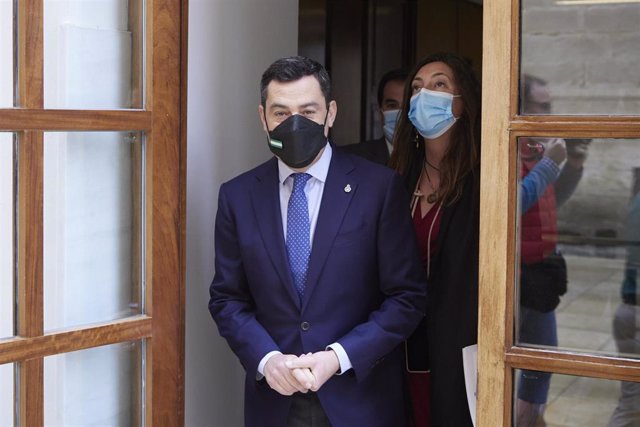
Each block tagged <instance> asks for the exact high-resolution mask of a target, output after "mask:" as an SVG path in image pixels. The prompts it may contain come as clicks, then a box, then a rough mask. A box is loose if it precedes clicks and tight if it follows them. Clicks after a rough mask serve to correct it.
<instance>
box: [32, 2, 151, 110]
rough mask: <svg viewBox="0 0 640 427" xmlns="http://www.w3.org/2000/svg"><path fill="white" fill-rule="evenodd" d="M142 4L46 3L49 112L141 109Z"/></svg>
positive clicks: (45, 28)
mask: <svg viewBox="0 0 640 427" xmlns="http://www.w3.org/2000/svg"><path fill="white" fill-rule="evenodd" d="M142 3H143V1H142V0H129V1H127V0H97V1H75V0H45V1H44V103H45V108H69V109H120V108H141V107H142V96H141V90H142V87H143V85H142V83H141V79H142V64H143V61H142V51H143V49H142V46H143V45H142V35H143V34H144V31H143V29H142V22H143V21H142V13H141V11H142V10H143V9H142Z"/></svg>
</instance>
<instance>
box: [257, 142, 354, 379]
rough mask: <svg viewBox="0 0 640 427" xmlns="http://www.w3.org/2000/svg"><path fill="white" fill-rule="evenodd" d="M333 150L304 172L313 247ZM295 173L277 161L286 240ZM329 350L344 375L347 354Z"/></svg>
mask: <svg viewBox="0 0 640 427" xmlns="http://www.w3.org/2000/svg"><path fill="white" fill-rule="evenodd" d="M332 152H333V150H332V149H331V145H330V144H329V143H327V145H325V148H324V152H323V153H322V155H321V156H320V158H319V159H318V161H317V162H315V163H314V164H313V165H311V166H310V167H309V169H307V170H306V171H305V173H308V174H309V175H311V178H310V179H309V181H307V183H306V184H305V187H304V194H305V195H306V196H307V203H309V222H310V226H311V229H310V230H309V243H310V244H311V247H313V235H314V234H315V230H316V224H317V222H318V212H319V211H320V201H321V200H322V193H323V192H324V183H325V182H326V180H327V174H328V173H329V164H330V163H331V154H332ZM294 173H297V172H296V171H294V170H293V169H291V168H290V167H289V166H287V165H286V164H285V163H284V162H283V161H282V160H280V159H278V180H279V181H280V186H279V187H280V213H281V215H282V231H283V233H284V238H285V240H286V238H287V210H288V206H289V198H290V197H291V193H292V191H293V177H292V176H291V174H294ZM326 349H327V350H328V349H331V350H333V351H334V352H335V354H336V356H338V361H339V362H340V373H339V375H340V374H343V373H345V372H346V371H347V370H349V369H351V366H352V365H351V361H350V360H349V356H348V355H347V352H346V351H345V350H344V348H343V347H342V345H340V344H339V343H337V342H336V343H333V344H330V345H328V346H327V347H326ZM275 354H282V353H281V352H280V351H277V350H276V351H270V352H269V353H267V354H266V355H265V356H264V357H263V358H262V360H260V364H259V365H258V373H257V375H256V379H257V380H261V379H262V378H263V377H264V365H266V363H267V361H268V360H269V358H270V357H271V356H273V355H275Z"/></svg>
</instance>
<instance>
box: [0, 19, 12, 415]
mask: <svg viewBox="0 0 640 427" xmlns="http://www.w3.org/2000/svg"><path fill="white" fill-rule="evenodd" d="M0 31H1V30H0ZM13 165H14V156H13V134H12V133H8V132H0V339H1V338H6V337H10V336H12V335H13V318H14V315H13V308H14V297H13V293H14V292H13V291H14V282H13V272H14V254H13V248H14V242H15V240H14V233H13V197H14V192H13V191H14V181H13ZM0 425H2V424H0Z"/></svg>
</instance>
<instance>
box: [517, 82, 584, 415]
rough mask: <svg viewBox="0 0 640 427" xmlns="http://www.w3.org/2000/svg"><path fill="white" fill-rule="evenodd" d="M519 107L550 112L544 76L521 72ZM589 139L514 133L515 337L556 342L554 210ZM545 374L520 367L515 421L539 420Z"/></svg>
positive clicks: (560, 286) (558, 278)
mask: <svg viewBox="0 0 640 427" xmlns="http://www.w3.org/2000/svg"><path fill="white" fill-rule="evenodd" d="M522 112H523V113H524V114H550V113H551V95H550V92H549V90H548V86H547V83H546V82H545V81H544V80H542V79H539V78H537V77H533V76H529V75H525V76H524V78H523V88H522ZM589 143H590V140H588V139H568V140H566V141H565V140H564V139H560V138H538V137H520V138H518V144H519V157H520V161H521V180H522V181H521V184H520V202H521V203H520V207H521V215H522V217H521V220H520V230H521V231H520V233H521V235H520V243H521V248H520V262H521V264H520V289H519V294H520V309H519V316H518V319H519V331H518V332H519V333H518V342H519V343H527V344H535V345H544V346H552V347H555V346H557V345H558V337H557V328H556V317H555V308H556V307H557V306H558V304H559V303H560V296H562V295H563V294H564V293H565V292H566V290H567V266H566V263H565V261H564V258H563V257H562V254H561V253H560V252H559V251H558V250H557V248H556V242H557V235H558V231H557V210H558V208H559V207H560V206H561V205H562V204H563V203H565V202H566V201H567V200H568V199H569V198H570V197H571V195H572V194H573V192H574V191H575V189H576V187H577V185H578V182H579V181H580V179H581V177H582V170H583V164H584V162H585V160H586V158H587V149H588V145H589ZM565 160H566V162H565ZM550 380H551V374H549V373H547V372H538V371H529V370H524V371H522V372H521V374H520V377H519V378H518V383H517V387H518V388H517V397H518V399H517V402H516V425H518V426H519V427H521V426H525V427H526V426H531V427H533V426H543V425H545V423H544V418H543V414H544V408H545V405H546V402H547V397H548V393H549V385H550Z"/></svg>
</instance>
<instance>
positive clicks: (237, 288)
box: [209, 184, 280, 374]
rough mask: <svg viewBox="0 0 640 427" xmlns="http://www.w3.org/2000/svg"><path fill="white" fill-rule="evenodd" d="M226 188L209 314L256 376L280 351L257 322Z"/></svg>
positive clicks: (218, 219)
mask: <svg viewBox="0 0 640 427" xmlns="http://www.w3.org/2000/svg"><path fill="white" fill-rule="evenodd" d="M226 188H227V187H226V186H225V185H224V184H223V185H222V187H220V194H219V196H218V213H217V215H216V223H215V253H216V259H215V275H214V278H213V282H212V283H211V286H210V287H209V295H210V299H209V311H210V312H211V315H212V316H213V319H214V320H215V322H216V324H217V325H218V330H219V331H220V335H221V336H223V337H224V338H226V340H227V341H228V343H229V346H230V347H231V349H232V350H233V351H234V353H235V354H236V355H237V356H238V358H239V359H240V363H242V365H243V366H244V368H245V370H246V371H247V373H249V374H251V373H256V372H257V370H258V364H259V363H260V360H261V359H262V358H263V357H264V356H265V355H266V354H267V353H268V352H270V351H274V350H280V349H279V348H278V345H277V344H276V343H275V342H274V340H273V339H272V338H271V336H270V335H269V333H268V332H267V331H266V330H265V329H264V327H263V326H262V325H261V324H260V323H259V322H258V321H257V320H256V317H255V310H254V301H253V299H252V297H251V294H250V292H249V288H248V283H247V279H246V276H245V273H244V268H243V262H242V259H241V255H240V248H239V245H238V239H237V231H236V221H235V218H236V216H235V212H233V209H232V208H231V206H230V205H229V203H228V201H227V196H226V194H225V193H226Z"/></svg>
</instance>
